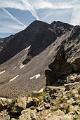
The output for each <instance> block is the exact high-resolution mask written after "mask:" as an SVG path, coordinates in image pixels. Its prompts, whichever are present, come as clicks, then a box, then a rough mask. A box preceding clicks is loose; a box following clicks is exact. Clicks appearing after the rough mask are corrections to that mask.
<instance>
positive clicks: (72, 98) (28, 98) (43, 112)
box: [0, 74, 80, 120]
mask: <svg viewBox="0 0 80 120" xmlns="http://www.w3.org/2000/svg"><path fill="white" fill-rule="evenodd" d="M66 81H68V83H67V84H64V86H47V87H46V88H45V89H41V90H40V91H34V92H33V93H32V94H30V95H25V96H19V97H17V98H14V99H9V98H0V120H80V75H79V74H72V75H69V76H68V77H67V79H66Z"/></svg>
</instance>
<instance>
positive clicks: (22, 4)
mask: <svg viewBox="0 0 80 120" xmlns="http://www.w3.org/2000/svg"><path fill="white" fill-rule="evenodd" d="M0 8H15V9H20V10H29V11H30V12H31V13H32V15H33V16H35V17H36V19H39V18H38V16H37V13H36V11H35V9H34V8H33V6H32V5H31V4H30V3H29V2H28V0H13V1H12V0H0Z"/></svg>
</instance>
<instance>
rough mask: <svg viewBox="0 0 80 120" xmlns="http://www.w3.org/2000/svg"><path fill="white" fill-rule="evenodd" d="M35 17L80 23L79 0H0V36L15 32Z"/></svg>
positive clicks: (49, 20)
mask: <svg viewBox="0 0 80 120" xmlns="http://www.w3.org/2000/svg"><path fill="white" fill-rule="evenodd" d="M36 19H37V20H42V21H45V22H48V23H51V22H52V21H54V20H55V21H62V22H67V23H70V24H73V25H77V24H79V25H80V0H0V37H6V36H8V35H10V34H15V33H16V32H19V31H21V30H23V29H25V28H26V27H27V26H28V25H29V24H30V23H31V22H32V21H34V20H36Z"/></svg>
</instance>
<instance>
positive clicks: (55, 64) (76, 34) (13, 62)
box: [0, 21, 80, 97]
mask: <svg viewBox="0 0 80 120" xmlns="http://www.w3.org/2000/svg"><path fill="white" fill-rule="evenodd" d="M2 45H3V48H2V49H1V51H0V63H1V65H0V96H4V97H15V96H18V95H20V94H23V95H25V94H26V93H31V92H32V91H35V90H38V91H39V90H40V89H42V88H45V86H46V85H53V86H54V85H55V86H60V85H64V84H66V83H70V82H74V81H75V80H70V79H67V77H68V76H70V75H73V74H77V75H79V73H80V26H72V25H69V24H67V23H62V22H59V21H58V22H53V23H51V24H47V23H44V22H41V21H34V22H33V23H32V24H31V25H30V26H28V28H26V29H25V30H24V31H21V32H19V33H17V34H16V35H14V36H11V37H10V38H8V39H7V42H5V44H3V43H2V44H1V45H0V46H1V47H2ZM1 47H0V48H1ZM78 82H79V80H78Z"/></svg>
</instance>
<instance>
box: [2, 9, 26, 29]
mask: <svg viewBox="0 0 80 120" xmlns="http://www.w3.org/2000/svg"><path fill="white" fill-rule="evenodd" d="M2 10H3V11H4V12H5V13H7V14H8V15H9V16H10V18H11V19H12V20H14V21H15V22H17V23H18V24H20V25H22V26H24V27H26V26H25V25H24V24H23V23H22V22H20V21H19V20H18V19H17V18H16V17H14V16H13V15H12V14H11V13H10V12H9V11H8V10H6V9H5V8H2Z"/></svg>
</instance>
